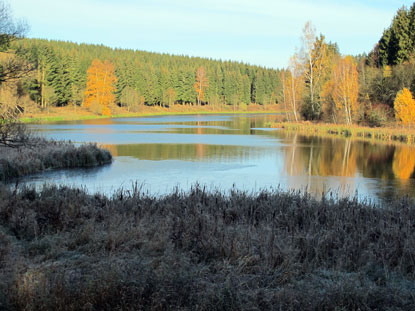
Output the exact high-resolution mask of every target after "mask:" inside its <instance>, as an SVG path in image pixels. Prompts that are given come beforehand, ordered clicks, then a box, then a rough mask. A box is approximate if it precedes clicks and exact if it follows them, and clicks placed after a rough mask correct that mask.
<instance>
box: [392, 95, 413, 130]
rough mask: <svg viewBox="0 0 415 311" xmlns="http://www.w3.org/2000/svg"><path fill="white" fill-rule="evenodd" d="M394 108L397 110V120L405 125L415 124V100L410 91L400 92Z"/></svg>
mask: <svg viewBox="0 0 415 311" xmlns="http://www.w3.org/2000/svg"><path fill="white" fill-rule="evenodd" d="M393 106H394V108H395V118H396V119H397V120H398V121H401V122H402V123H403V124H405V125H406V124H407V125H410V124H413V123H415V100H414V98H413V97H412V93H411V91H410V90H408V89H407V88H404V89H403V90H402V91H399V92H398V94H397V95H396V99H395V102H394V103H393Z"/></svg>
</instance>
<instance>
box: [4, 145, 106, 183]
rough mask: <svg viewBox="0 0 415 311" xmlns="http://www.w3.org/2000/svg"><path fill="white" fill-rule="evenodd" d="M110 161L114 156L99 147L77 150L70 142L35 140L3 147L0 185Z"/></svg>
mask: <svg viewBox="0 0 415 311" xmlns="http://www.w3.org/2000/svg"><path fill="white" fill-rule="evenodd" d="M111 161H112V156H111V153H110V152H109V151H108V150H105V149H101V148H98V147H97V145H96V144H83V145H80V146H76V145H75V144H73V143H71V142H68V141H54V140H46V139H42V138H33V139H32V140H31V143H30V144H29V145H24V146H21V147H19V148H9V147H0V182H1V181H9V180H11V179H13V178H18V177H22V176H24V175H28V174H33V173H37V172H40V171H42V170H46V169H57V168H74V167H93V166H98V165H103V164H106V163H111Z"/></svg>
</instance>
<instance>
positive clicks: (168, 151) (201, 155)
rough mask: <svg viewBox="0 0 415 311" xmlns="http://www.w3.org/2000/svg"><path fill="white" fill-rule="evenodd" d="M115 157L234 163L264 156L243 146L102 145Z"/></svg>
mask: <svg viewBox="0 0 415 311" xmlns="http://www.w3.org/2000/svg"><path fill="white" fill-rule="evenodd" d="M103 147H105V148H106V149H108V150H110V151H111V152H112V154H113V155H115V156H130V157H134V158H138V159H140V160H152V161H160V160H205V161H209V160H211V159H213V160H215V159H218V158H219V159H220V160H221V161H235V159H240V160H249V159H258V158H261V157H263V156H264V154H263V152H261V149H258V148H254V147H245V146H227V145H205V144H137V145H104V146H103Z"/></svg>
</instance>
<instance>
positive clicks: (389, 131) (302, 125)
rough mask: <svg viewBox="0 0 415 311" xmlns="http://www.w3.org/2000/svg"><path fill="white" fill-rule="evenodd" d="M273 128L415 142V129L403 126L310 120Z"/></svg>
mask: <svg viewBox="0 0 415 311" xmlns="http://www.w3.org/2000/svg"><path fill="white" fill-rule="evenodd" d="M270 127H272V128H282V129H285V130H288V131H296V132H300V133H305V134H309V135H323V136H327V135H329V136H343V137H354V138H362V139H369V140H379V141H386V142H404V143H408V144H415V129H408V128H403V127H376V128H372V127H365V126H357V125H340V124H321V123H310V122H279V123H272V124H270Z"/></svg>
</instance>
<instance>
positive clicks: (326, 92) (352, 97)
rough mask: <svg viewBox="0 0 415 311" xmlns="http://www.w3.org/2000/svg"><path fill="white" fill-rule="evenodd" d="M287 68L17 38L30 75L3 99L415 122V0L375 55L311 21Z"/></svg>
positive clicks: (15, 54) (101, 108)
mask: <svg viewBox="0 0 415 311" xmlns="http://www.w3.org/2000/svg"><path fill="white" fill-rule="evenodd" d="M301 43H302V44H301V48H300V49H299V52H297V53H295V54H294V55H293V56H292V57H291V59H290V62H289V65H288V67H287V68H285V69H272V68H263V67H260V66H253V65H249V64H244V63H241V62H235V61H222V60H213V59H206V58H198V57H189V56H184V55H169V54H160V53H152V52H145V51H140V50H126V49H113V48H109V47H105V46H103V45H92V44H78V43H73V42H64V41H53V40H45V39H27V38H23V39H20V40H13V41H12V42H10V44H7V49H2V52H0V60H2V61H3V62H4V61H7V60H9V59H10V58H15V59H19V61H20V62H24V64H25V66H26V68H28V70H27V73H26V74H25V75H22V76H21V77H19V79H14V80H11V81H8V82H7V83H2V85H1V90H0V99H1V102H2V103H3V104H5V105H9V106H15V107H16V109H17V110H19V111H21V112H25V113H30V112H33V111H37V112H40V113H42V112H43V113H44V112H46V111H49V110H48V109H49V108H50V107H71V108H73V109H76V108H77V107H83V108H86V110H89V111H90V112H92V113H94V114H96V115H107V116H110V115H111V113H112V110H114V108H115V107H118V108H121V109H122V110H123V111H125V112H128V113H130V112H131V113H134V112H140V111H141V110H142V108H143V107H144V106H146V107H154V106H158V107H165V108H172V107H174V106H176V105H179V106H181V107H187V106H209V107H212V108H213V109H216V110H218V111H219V110H220V109H221V108H223V107H238V108H242V109H240V110H245V109H246V107H247V106H249V105H251V104H257V105H261V106H263V107H265V106H267V105H273V104H279V107H280V109H281V110H283V111H285V112H286V119H287V121H300V120H312V121H324V122H330V123H341V124H346V125H350V124H359V125H369V126H382V125H391V124H395V123H396V122H395V121H397V122H398V123H399V124H401V123H402V124H404V125H407V124H408V125H410V124H412V123H415V113H413V111H415V101H414V99H413V95H412V94H414V92H415V48H414V46H415V44H414V43H415V4H414V5H412V6H411V7H410V8H409V9H408V8H406V7H402V8H401V9H399V10H398V12H397V13H396V15H395V17H394V18H393V20H392V22H391V25H390V26H389V27H388V28H387V29H385V30H384V32H383V34H382V36H381V37H380V39H379V41H378V42H377V43H375V44H374V48H373V50H372V51H371V52H370V53H368V54H361V55H357V56H350V55H342V54H341V53H340V50H339V47H338V45H337V44H336V43H332V42H327V40H326V38H325V36H324V35H323V34H319V35H317V32H316V29H315V28H314V26H313V25H312V24H311V22H307V23H306V25H305V27H304V29H303V33H302V37H301Z"/></svg>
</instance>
